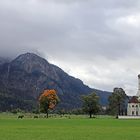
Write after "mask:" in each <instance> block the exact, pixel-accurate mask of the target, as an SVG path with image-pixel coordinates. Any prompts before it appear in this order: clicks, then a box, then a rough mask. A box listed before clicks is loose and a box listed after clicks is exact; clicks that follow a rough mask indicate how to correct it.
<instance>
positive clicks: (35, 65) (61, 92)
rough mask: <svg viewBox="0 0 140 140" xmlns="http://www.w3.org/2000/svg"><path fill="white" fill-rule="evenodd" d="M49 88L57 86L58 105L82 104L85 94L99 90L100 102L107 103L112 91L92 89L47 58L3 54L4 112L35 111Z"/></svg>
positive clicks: (0, 92)
mask: <svg viewBox="0 0 140 140" xmlns="http://www.w3.org/2000/svg"><path fill="white" fill-rule="evenodd" d="M45 89H55V90H56V91H57V93H58V96H59V98H60V103H59V105H58V108H61V109H66V110H70V109H75V108H79V107H81V99H80V98H81V95H88V94H90V93H91V92H95V93H96V94H97V95H98V96H99V97H100V103H101V104H102V105H107V103H108V96H109V95H110V94H111V93H110V92H106V91H101V90H97V89H92V88H90V87H88V86H86V85H84V83H83V82H82V81H81V80H80V79H77V78H74V77H72V76H70V75H68V74H67V73H66V72H64V71H63V70H62V69H61V68H59V67H57V66H56V65H53V64H50V63H49V62H48V61H47V60H46V59H44V58H42V57H40V56H38V55H36V54H33V53H25V54H21V55H19V56H18V57H16V58H15V59H14V60H11V61H9V60H7V59H5V58H1V57H0V111H6V110H11V109H15V108H20V109H23V110H28V111H30V110H32V109H33V108H36V107H37V105H38V97H39V96H40V94H41V93H42V92H43V90H45Z"/></svg>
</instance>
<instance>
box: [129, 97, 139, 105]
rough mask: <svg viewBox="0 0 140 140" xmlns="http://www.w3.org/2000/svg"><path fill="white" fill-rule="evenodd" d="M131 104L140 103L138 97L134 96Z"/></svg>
mask: <svg viewBox="0 0 140 140" xmlns="http://www.w3.org/2000/svg"><path fill="white" fill-rule="evenodd" d="M129 103H139V100H138V97H137V96H133V97H132V98H131V99H130V100H129Z"/></svg>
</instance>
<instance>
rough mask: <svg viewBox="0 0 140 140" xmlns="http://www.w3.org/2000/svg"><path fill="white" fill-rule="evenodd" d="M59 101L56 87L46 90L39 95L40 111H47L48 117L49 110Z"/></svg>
mask: <svg viewBox="0 0 140 140" xmlns="http://www.w3.org/2000/svg"><path fill="white" fill-rule="evenodd" d="M58 102H59V98H58V96H57V93H56V91H55V90H54V89H51V90H44V92H43V93H42V94H41V95H40V97H39V104H40V111H41V112H43V113H46V114H47V118H48V111H49V110H53V109H54V108H55V106H56V105H57V104H58Z"/></svg>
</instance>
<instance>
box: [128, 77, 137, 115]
mask: <svg viewBox="0 0 140 140" xmlns="http://www.w3.org/2000/svg"><path fill="white" fill-rule="evenodd" d="M127 116H140V75H138V92H137V95H136V96H133V97H132V98H131V99H130V100H129V102H128V105H127Z"/></svg>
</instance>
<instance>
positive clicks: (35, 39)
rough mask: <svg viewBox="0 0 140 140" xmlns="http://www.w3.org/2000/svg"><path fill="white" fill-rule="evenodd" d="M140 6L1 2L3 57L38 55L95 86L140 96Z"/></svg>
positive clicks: (66, 0)
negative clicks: (139, 81) (139, 86)
mask: <svg viewBox="0 0 140 140" xmlns="http://www.w3.org/2000/svg"><path fill="white" fill-rule="evenodd" d="M139 8H140V2H139V0H135V1H133V0H114V1H112V0H106V1H103V0H86V1H85V0H24V1H22V0H13V1H11V0H5V1H0V55H1V56H11V57H15V56H17V55H18V54H20V53H24V52H27V51H30V52H35V53H39V54H41V55H43V56H45V57H46V58H47V59H48V60H49V61H50V62H52V63H55V64H57V65H59V66H60V67H62V68H63V69H64V70H66V71H67V72H69V74H71V75H74V76H76V77H78V78H80V79H82V80H83V81H84V82H85V83H86V84H88V85H90V86H92V87H96V88H101V89H104V90H112V88H113V87H114V86H123V87H124V88H125V89H126V90H127V91H128V92H129V91H133V92H135V90H136V84H137V83H136V82H137V81H136V80H137V79H136V77H137V74H138V72H140V71H139V70H140V64H139V56H140V49H139V44H140V41H139V35H140V34H139V30H140V27H139V26H137V25H138V23H139V22H140V19H139V18H140V16H139V13H140V10H139ZM130 20H131V21H130ZM133 22H134V23H133ZM114 68H115V70H114ZM122 77H123V78H122ZM129 81H130V82H129ZM131 81H133V82H131Z"/></svg>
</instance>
